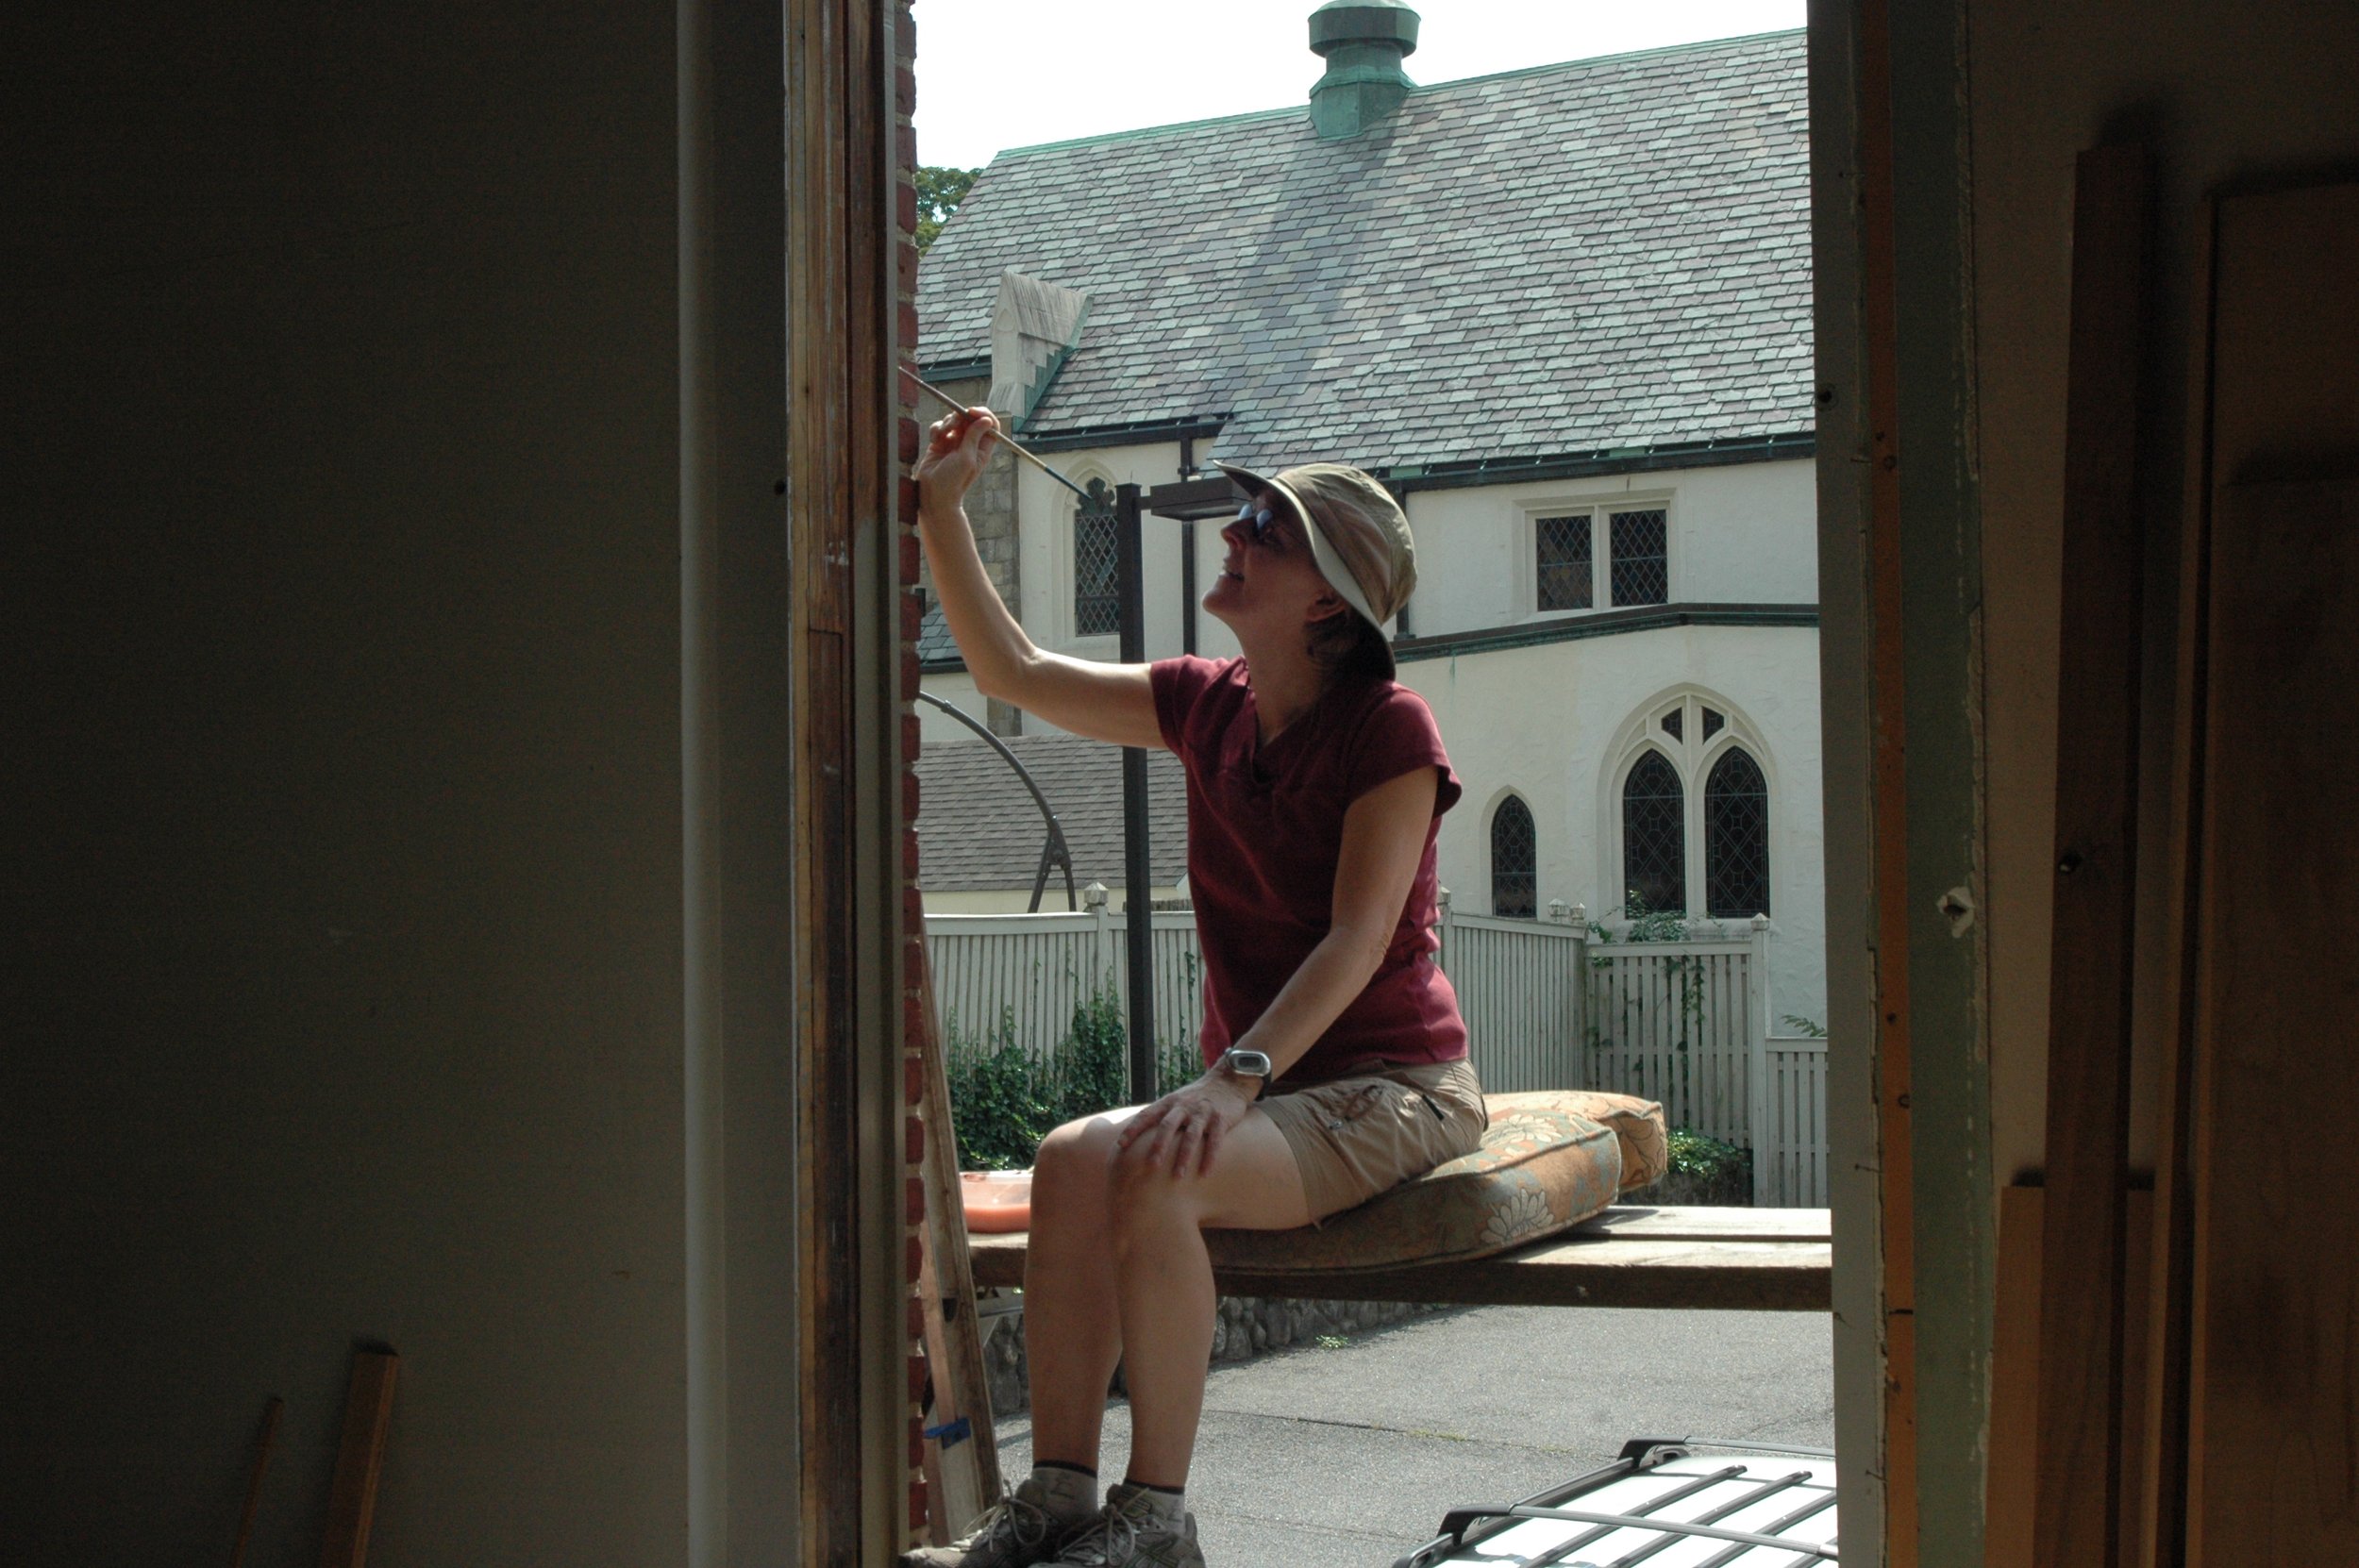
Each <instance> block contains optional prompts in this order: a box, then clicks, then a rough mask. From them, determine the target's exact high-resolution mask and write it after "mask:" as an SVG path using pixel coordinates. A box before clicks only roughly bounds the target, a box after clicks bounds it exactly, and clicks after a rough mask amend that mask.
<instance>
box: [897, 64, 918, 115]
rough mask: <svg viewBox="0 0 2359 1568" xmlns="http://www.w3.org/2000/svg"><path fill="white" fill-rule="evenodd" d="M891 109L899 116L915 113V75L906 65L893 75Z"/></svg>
mask: <svg viewBox="0 0 2359 1568" xmlns="http://www.w3.org/2000/svg"><path fill="white" fill-rule="evenodd" d="M893 107H894V109H895V112H897V113H901V114H915V113H916V112H917V73H916V72H914V71H912V70H911V69H910V68H909V67H908V66H906V65H905V66H903V67H901V68H900V69H899V70H897V71H895V72H894V73H893Z"/></svg>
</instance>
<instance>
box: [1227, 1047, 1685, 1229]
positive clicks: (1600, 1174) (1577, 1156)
mask: <svg viewBox="0 0 2359 1568" xmlns="http://www.w3.org/2000/svg"><path fill="white" fill-rule="evenodd" d="M1484 1102H1485V1104H1486V1105H1487V1107H1488V1108H1489V1109H1490V1112H1491V1126H1490V1128H1489V1130H1488V1131H1486V1132H1484V1133H1483V1135H1482V1143H1481V1147H1479V1148H1477V1149H1475V1150H1474V1152H1472V1153H1471V1154H1466V1155H1462V1156H1460V1157H1459V1158H1458V1159H1452V1160H1449V1161H1448V1162H1447V1163H1445V1164H1442V1165H1438V1166H1436V1167H1434V1168H1433V1169H1432V1170H1430V1171H1429V1172H1427V1173H1426V1174H1425V1175H1424V1176H1418V1177H1416V1178H1415V1179H1414V1180H1411V1181H1404V1182H1402V1183H1401V1184H1400V1185H1399V1186H1397V1187H1396V1188H1394V1189H1393V1190H1392V1191H1391V1192H1389V1193H1379V1194H1378V1195H1377V1196H1375V1197H1373V1198H1370V1199H1369V1200H1368V1201H1367V1202H1365V1203H1364V1204H1362V1205H1360V1206H1359V1207H1358V1208H1357V1209H1345V1210H1344V1211H1343V1212H1342V1213H1340V1214H1331V1215H1330V1216H1328V1218H1327V1220H1326V1221H1325V1222H1324V1223H1323V1224H1320V1225H1314V1226H1304V1227H1302V1228H1301V1229H1298V1230H1213V1231H1207V1232H1206V1233H1205V1240H1206V1242H1207V1243H1208V1244H1209V1245H1210V1247H1211V1249H1212V1254H1213V1262H1214V1263H1215V1264H1217V1265H1219V1266H1221V1267H1225V1268H1239V1269H1254V1270H1258V1271H1263V1272H1268V1273H1290V1272H1304V1273H1310V1272H1317V1273H1334V1272H1338V1271H1341V1272H1349V1271H1351V1270H1355V1269H1361V1270H1366V1269H1386V1268H1397V1267H1399V1266H1401V1265H1403V1264H1410V1263H1430V1262H1442V1261H1447V1260H1450V1259H1469V1258H1482V1257H1487V1256H1489V1255H1490V1254H1492V1253H1495V1252H1504V1251H1506V1250H1507V1249H1509V1248H1510V1247H1517V1246H1521V1245H1523V1244H1524V1243H1527V1242H1532V1241H1537V1240H1539V1239H1540V1238H1542V1237H1544V1236H1548V1235H1552V1234H1554V1233H1555V1232H1557V1231H1560V1230H1563V1229H1564V1228H1565V1227H1566V1226H1574V1225H1578V1224H1580V1223H1581V1221H1582V1220H1585V1219H1587V1218H1589V1216H1591V1215H1592V1214H1595V1213H1597V1212H1598V1210H1599V1209H1603V1208H1605V1207H1606V1206H1607V1205H1608V1204H1610V1203H1612V1202H1613V1201H1614V1197H1615V1196H1616V1195H1617V1194H1618V1193H1620V1192H1621V1191H1622V1189H1623V1188H1624V1187H1625V1186H1626V1185H1628V1183H1627V1181H1626V1178H1625V1176H1624V1174H1623V1171H1624V1166H1623V1160H1624V1159H1625V1152H1626V1150H1632V1149H1634V1150H1635V1151H1636V1153H1637V1156H1638V1158H1639V1159H1642V1160H1644V1159H1653V1160H1654V1161H1655V1164H1654V1166H1653V1167H1652V1168H1653V1169H1654V1171H1655V1174H1656V1175H1659V1174H1661V1164H1660V1159H1661V1151H1662V1149H1663V1147H1664V1131H1663V1112H1662V1109H1660V1108H1659V1107H1657V1106H1655V1105H1654V1104H1653V1103H1652V1102H1650V1101H1646V1100H1634V1099H1631V1097H1630V1096H1628V1095H1621V1094H1596V1093H1585V1092H1580V1091H1564V1092H1548V1093H1521V1094H1490V1095H1485V1096H1484ZM1649 1113H1650V1114H1649ZM1600 1114H1602V1115H1605V1116H1609V1117H1611V1118H1612V1120H1610V1121H1605V1120H1599V1119H1598V1116H1599V1115H1600ZM1650 1149H1651V1150H1652V1151H1654V1153H1653V1154H1652V1155H1649V1154H1648V1150H1650ZM1645 1179H1647V1180H1649V1181H1650V1180H1652V1179H1654V1177H1653V1176H1647V1177H1646V1178H1645Z"/></svg>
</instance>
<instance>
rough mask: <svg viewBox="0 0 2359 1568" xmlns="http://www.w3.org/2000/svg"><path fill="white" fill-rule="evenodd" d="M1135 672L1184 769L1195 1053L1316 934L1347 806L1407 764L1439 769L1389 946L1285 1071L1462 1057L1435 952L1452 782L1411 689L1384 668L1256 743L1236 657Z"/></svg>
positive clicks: (1273, 983)
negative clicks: (1197, 988)
mask: <svg viewBox="0 0 2359 1568" xmlns="http://www.w3.org/2000/svg"><path fill="white" fill-rule="evenodd" d="M1148 676H1149V682H1150V684H1151V686H1152V688H1153V690H1154V693H1155V717H1156V720H1157V722H1158V723H1159V724H1160V725H1161V726H1162V728H1163V743H1164V744H1165V745H1167V746H1169V747H1170V748H1171V749H1172V751H1173V752H1175V753H1176V754H1178V756H1179V758H1180V762H1181V763H1182V765H1184V766H1185V768H1186V769H1187V776H1188V892H1189V893H1190V895H1191V896H1192V898H1193V899H1194V901H1195V904H1196V941H1197V943H1198V945H1199V946H1200V948H1201V949H1202V951H1203V955H1204V1035H1203V1041H1202V1044H1203V1050H1204V1060H1205V1063H1206V1064H1207V1065H1208V1066H1209V1065H1210V1064H1211V1063H1212V1062H1213V1061H1214V1060H1216V1059H1218V1058H1219V1057H1220V1054H1221V1053H1222V1052H1223V1051H1226V1050H1227V1049H1228V1048H1229V1046H1230V1043H1232V1042H1233V1041H1235V1040H1236V1039H1237V1038H1238V1037H1239V1036H1241V1035H1243V1034H1244V1033H1245V1032H1246V1029H1248V1028H1250V1027H1251V1026H1253V1023H1254V1021H1255V1020H1256V1019H1258V1018H1260V1017H1261V1016H1262V1013H1263V1009H1266V1008H1267V1007H1268V1006H1269V1005H1270V1003H1271V1002H1272V1001H1274V1000H1275V999H1276V998H1277V996H1278V993H1279V992H1280V990H1281V989H1282V988H1283V987H1284V986H1285V984H1286V982H1287V981H1288V980H1290V979H1292V978H1293V977H1294V973H1295V971H1296V970H1297V969H1299V968H1300V967H1301V966H1302V960H1303V959H1307V958H1309V957H1310V956H1311V950H1312V949H1313V947H1316V946H1317V945H1318V944H1319V942H1320V940H1321V939H1322V938H1324V937H1325V936H1326V935H1327V931H1328V926H1329V925H1330V917H1331V916H1332V913H1333V910H1334V903H1335V865H1336V862H1337V860H1338V859H1340V858H1341V856H1342V852H1343V842H1344V812H1345V810H1346V809H1347V808H1348V807H1349V806H1350V805H1351V803H1352V802H1353V801H1355V800H1357V799H1359V798H1360V796H1361V795H1363V794H1364V793H1365V792H1368V791H1369V790H1371V789H1373V788H1375V787H1376V786H1377V785H1379V784H1383V783H1386V782H1389V781H1390V780H1392V779H1395V778H1398V777H1399V776H1401V775H1402V774H1405V773H1407V772H1409V771H1410V770H1412V769H1414V768H1419V767H1430V768H1436V769H1439V770H1440V772H1441V778H1440V781H1439V787H1438V792H1437V793H1436V794H1435V796H1434V801H1433V820H1432V821H1431V822H1430V823H1429V824H1427V826H1426V830H1425V853H1424V855H1423V856H1422V857H1421V858H1420V859H1419V860H1418V861H1417V875H1416V878H1415V880H1414V881H1413V882H1411V883H1410V885H1409V898H1408V901H1407V903H1406V904H1405V905H1404V906H1403V907H1402V909H1401V911H1400V921H1399V924H1398V925H1397V926H1395V927H1394V929H1393V940H1392V943H1391V945H1390V946H1388V947H1387V948H1386V949H1385V952H1384V960H1383V962H1382V963H1381V964H1380V966H1379V967H1378V969H1377V972H1376V975H1375V976H1374V977H1373V978H1372V979H1370V980H1369V981H1368V984H1367V989H1366V990H1364V991H1363V992H1361V993H1360V994H1359V996H1358V997H1357V998H1355V999H1354V1000H1353V1001H1352V1003H1351V1005H1350V1006H1348V1007H1347V1008H1346V1009H1344V1010H1343V1013H1342V1015H1341V1016H1340V1017H1338V1018H1337V1019H1336V1020H1335V1022H1334V1023H1333V1024H1331V1025H1330V1026H1328V1029H1327V1032H1326V1033H1325V1034H1323V1035H1321V1036H1320V1037H1319V1038H1318V1041H1317V1042H1316V1043H1314V1044H1313V1045H1312V1047H1311V1049H1310V1051H1309V1052H1308V1053H1307V1054H1305V1055H1304V1056H1303V1058H1302V1059H1300V1060H1299V1061H1297V1062H1296V1063H1295V1064H1294V1066H1293V1067H1292V1068H1291V1069H1290V1070H1288V1071H1287V1073H1286V1074H1285V1075H1284V1083H1285V1085H1286V1086H1287V1087H1299V1086H1302V1085H1305V1084H1312V1083H1320V1082H1324V1081H1326V1080H1327V1079H1330V1078H1336V1077H1342V1076H1347V1075H1348V1074H1350V1073H1352V1072H1355V1071H1364V1070H1365V1069H1366V1068H1367V1067H1369V1066H1371V1065H1374V1064H1376V1063H1380V1062H1433V1061H1455V1060H1457V1059H1460V1058H1462V1057H1464V1055H1465V1054H1466V1025H1465V1021H1464V1019H1462V1018H1461V1017H1460V1016H1459V1013H1458V993H1456V992H1455V991H1453V990H1451V989H1450V983H1449V978H1448V976H1446V975H1444V974H1443V973H1442V968H1441V965H1440V964H1438V963H1436V962H1435V961H1434V955H1435V953H1436V952H1437V951H1438V949H1439V945H1440V944H1439V942H1437V941H1436V939H1435V936H1434V925H1435V916H1436V913H1437V910H1436V909H1435V906H1434V888H1435V885H1436V884H1435V880H1434V871H1433V842H1434V838H1435V835H1436V834H1437V833H1438V831H1439V830H1440V826H1441V817H1442V813H1443V812H1444V811H1447V810H1448V809H1450V808H1451V807H1452V806H1454V805H1456V804H1457V802H1458V797H1459V794H1460V790H1459V785H1458V777H1457V776H1456V775H1455V774H1453V773H1451V772H1450V766H1449V758H1448V756H1447V754H1446V753H1445V752H1444V751H1443V750H1442V732H1441V730H1440V729H1439V728H1438V727H1437V726H1435V725H1434V723H1433V710H1432V709H1430V708H1428V707H1426V705H1425V699H1424V698H1422V697H1420V696H1418V695H1417V694H1416V693H1415V692H1412V691H1410V690H1409V689H1408V688H1407V687H1405V686H1402V685H1399V684H1398V683H1397V682H1394V681H1389V680H1386V681H1347V682H1343V683H1340V684H1338V685H1335V686H1330V688H1329V689H1328V690H1327V692H1325V693H1324V694H1323V695H1321V696H1320V698H1319V700H1318V701H1317V702H1316V703H1314V704H1313V705H1312V708H1311V710H1310V711H1309V712H1307V713H1305V714H1303V715H1302V716H1301V717H1300V718H1299V719H1297V720H1296V721H1295V722H1294V723H1293V724H1291V725H1289V726H1286V728H1285V729H1283V730H1281V731H1280V733H1279V735H1278V737H1277V739H1275V740H1273V741H1271V742H1269V743H1268V744H1267V745H1263V744H1262V743H1261V740H1260V733H1259V724H1258V721H1257V719H1256V716H1255V710H1254V706H1253V689H1252V687H1251V686H1249V685H1248V684H1247V683H1246V667H1245V660H1244V659H1221V660H1217V661H1216V660H1213V659H1196V658H1192V657H1191V658H1185V659H1161V660H1158V661H1157V662H1156V663H1154V664H1153V665H1151V666H1150V667H1149V672H1148Z"/></svg>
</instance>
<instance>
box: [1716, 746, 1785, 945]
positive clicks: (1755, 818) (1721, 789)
mask: <svg viewBox="0 0 2359 1568" xmlns="http://www.w3.org/2000/svg"><path fill="white" fill-rule="evenodd" d="M1704 909H1705V912H1706V913H1708V914H1710V915H1712V916H1713V917H1714V918H1715V919H1722V918H1728V917H1734V918H1737V919H1745V920H1749V919H1750V918H1752V917H1753V916H1754V915H1757V914H1767V913H1768V912H1769V781H1768V780H1767V779H1765V778H1764V777H1763V776H1762V774H1761V764H1760V763H1758V762H1756V761H1754V760H1753V759H1751V758H1750V757H1748V756H1747V755H1746V754H1745V752H1744V750H1743V749H1742V748H1740V747H1735V746H1732V747H1730V748H1729V749H1728V750H1727V751H1725V752H1723V753H1721V755H1720V760H1718V761H1717V762H1715V763H1714V764H1713V765H1712V772H1711V774H1710V776H1707V777H1706V778H1705V780H1704Z"/></svg>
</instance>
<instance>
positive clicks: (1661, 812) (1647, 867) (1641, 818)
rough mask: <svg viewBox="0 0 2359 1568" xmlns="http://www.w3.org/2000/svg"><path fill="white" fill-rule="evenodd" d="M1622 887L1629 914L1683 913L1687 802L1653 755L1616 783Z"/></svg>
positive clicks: (1672, 771) (1673, 772)
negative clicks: (1619, 800)
mask: <svg viewBox="0 0 2359 1568" xmlns="http://www.w3.org/2000/svg"><path fill="white" fill-rule="evenodd" d="M1622 886H1623V888H1624V890H1625V891H1626V895H1627V897H1628V898H1629V900H1630V909H1629V912H1630V913H1631V914H1633V915H1634V914H1637V913H1638V912H1639V911H1640V909H1650V910H1651V909H1681V910H1683V909H1686V908H1687V797H1686V794H1685V792H1683V791H1682V790H1681V788H1680V776H1679V770H1678V769H1676V768H1674V767H1672V766H1671V759H1669V758H1667V757H1665V756H1664V755H1663V754H1662V753H1661V752H1659V751H1648V753H1647V754H1646V755H1645V756H1643V757H1641V758H1639V759H1638V761H1637V764H1636V765H1635V766H1633V767H1632V768H1631V770H1630V775H1629V776H1628V777H1626V778H1624V779H1623V780H1622Z"/></svg>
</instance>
